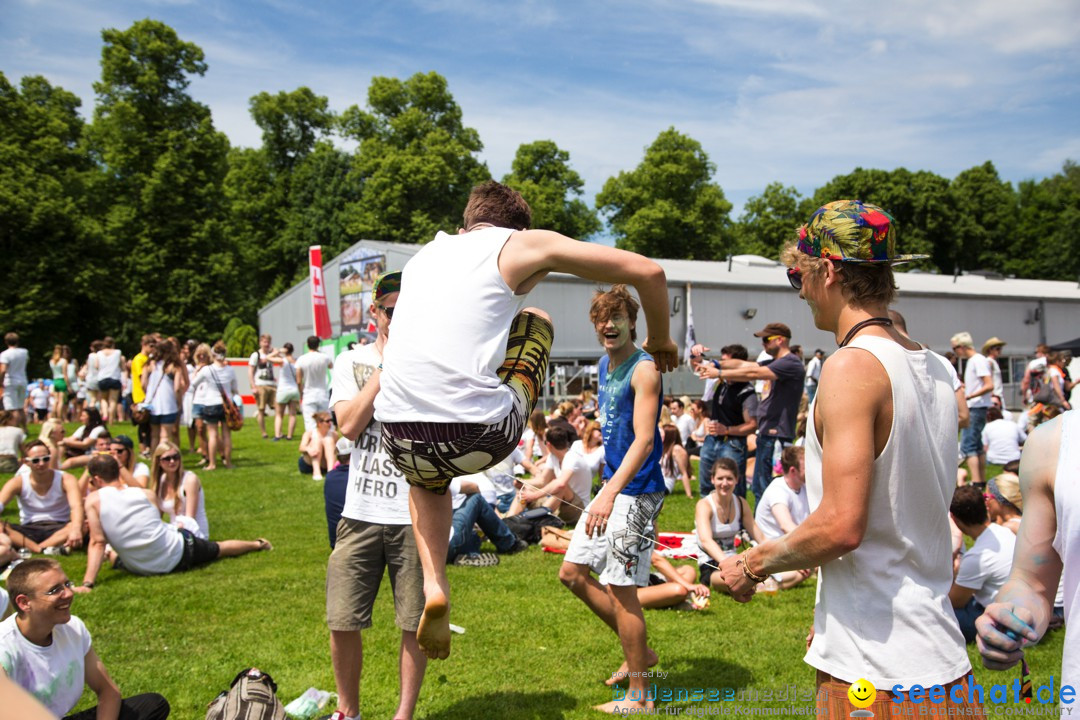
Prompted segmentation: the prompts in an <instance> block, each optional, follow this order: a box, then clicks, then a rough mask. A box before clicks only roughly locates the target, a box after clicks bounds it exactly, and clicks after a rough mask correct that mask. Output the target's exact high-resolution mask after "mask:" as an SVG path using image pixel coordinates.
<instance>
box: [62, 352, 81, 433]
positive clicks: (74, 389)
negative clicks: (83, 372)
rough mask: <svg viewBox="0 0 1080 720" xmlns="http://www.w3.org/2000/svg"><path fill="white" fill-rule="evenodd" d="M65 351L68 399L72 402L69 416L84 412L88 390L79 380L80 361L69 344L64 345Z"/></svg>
mask: <svg viewBox="0 0 1080 720" xmlns="http://www.w3.org/2000/svg"><path fill="white" fill-rule="evenodd" d="M63 353H64V357H65V358H66V359H67V386H68V399H69V401H70V403H71V407H70V408H69V412H68V417H77V416H78V415H79V413H81V412H82V409H83V405H85V404H86V391H85V390H83V388H82V383H80V382H79V361H78V360H76V359H75V354H74V353H73V352H71V348H70V347H68V346H67V345H64V347H63Z"/></svg>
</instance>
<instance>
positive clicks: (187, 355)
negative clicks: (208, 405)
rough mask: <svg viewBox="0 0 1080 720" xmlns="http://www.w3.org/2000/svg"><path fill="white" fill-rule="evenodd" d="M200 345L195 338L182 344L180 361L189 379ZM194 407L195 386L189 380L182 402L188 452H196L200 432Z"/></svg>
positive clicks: (181, 414) (181, 423)
mask: <svg viewBox="0 0 1080 720" xmlns="http://www.w3.org/2000/svg"><path fill="white" fill-rule="evenodd" d="M198 347H199V343H197V342H195V341H194V340H188V341H187V342H186V343H184V344H183V345H181V346H180V361H181V362H183V363H184V369H185V370H187V376H188V380H191V379H192V378H193V377H195V350H197V349H198ZM194 407H195V388H193V387H192V386H191V383H190V382H189V383H188V387H187V390H185V391H184V399H183V401H182V402H181V404H180V426H181V427H186V428H187V435H188V452H195V438H196V436H197V435H198V434H199V433H198V429H197V428H196V427H195V413H194V412H193V410H194Z"/></svg>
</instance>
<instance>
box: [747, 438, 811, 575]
mask: <svg viewBox="0 0 1080 720" xmlns="http://www.w3.org/2000/svg"><path fill="white" fill-rule="evenodd" d="M804 455H805V453H804V451H803V448H802V447H801V446H798V447H796V446H794V445H792V446H791V447H786V448H784V452H783V453H781V455H780V467H781V469H782V470H783V475H781V476H780V477H778V478H776V479H774V480H773V481H772V482H771V483H769V486H768V487H767V488H765V493H764V494H763V495H762V496H761V500H760V501H759V502H758V504H757V507H756V509H755V511H754V522H755V523H757V526H758V527H759V528H761V532H762V534H764V535H765V537H766V539H769V540H772V539H773V538H778V537H782V536H784V535H787V534H788V533H790V532H792V531H793V530H794V529H795V528H797V527H799V525H801V524H802V521H803V520H805V519H806V518H807V516H808V515H809V514H810V502H809V500H807V498H806V475H805V462H804V457H803V456H804ZM813 574H814V571H813V570H812V569H806V570H789V571H787V572H780V573H774V574H773V575H772V576H771V580H772V582H773V583H776V585H775V587H777V588H778V589H780V590H787V589H788V588H793V587H795V586H796V585H798V584H799V583H801V582H802V581H803V580H805V579H806V578H808V577H810V576H811V575H813ZM767 585H768V582H767Z"/></svg>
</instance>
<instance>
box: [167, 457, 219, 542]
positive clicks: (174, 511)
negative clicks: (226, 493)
mask: <svg viewBox="0 0 1080 720" xmlns="http://www.w3.org/2000/svg"><path fill="white" fill-rule="evenodd" d="M191 474H192V473H191V472H190V471H188V472H185V473H184V476H183V478H181V479H180V487H179V488H177V491H176V497H175V498H170V499H168V500H166V499H165V498H163V497H161V496H160V495H158V498H159V499H160V500H161V512H163V513H165V514H166V515H167V516H168V517H169V522H174V521H175V520H176V516H177V515H183V514H184V513H183V512H182V511H183V510H184V508H185V506H186V505H187V493H186V492H185V491H184V481H185V480H187V478H188V476H189V475H191ZM159 482H165V476H164V475H162V476H161V480H160V481H159ZM159 487H160V486H159ZM177 506H179V507H177ZM192 519H193V520H195V522H197V523H199V531H200V532H192V535H197V536H198V537H201V538H202V539H203V540H209V539H210V521H209V520H207V518H206V492H205V491H202V492H200V493H199V502H198V504H197V505H196V507H195V516H194V518H192ZM184 529H185V530H187V529H188V528H184Z"/></svg>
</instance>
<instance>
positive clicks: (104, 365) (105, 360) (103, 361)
mask: <svg viewBox="0 0 1080 720" xmlns="http://www.w3.org/2000/svg"><path fill="white" fill-rule="evenodd" d="M121 357H123V355H121V353H120V351H119V350H117V349H116V348H111V349H109V348H103V349H101V350H98V351H97V366H98V369H97V377H98V380H99V381H100V380H105V379H106V378H108V379H111V380H119V379H120V377H121V375H122V374H123V373H121V372H120V358H121Z"/></svg>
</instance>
